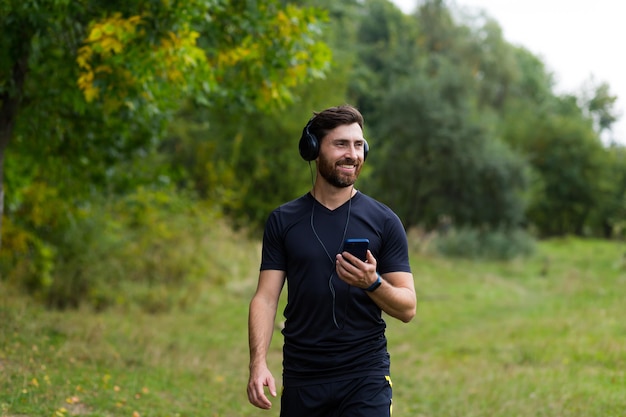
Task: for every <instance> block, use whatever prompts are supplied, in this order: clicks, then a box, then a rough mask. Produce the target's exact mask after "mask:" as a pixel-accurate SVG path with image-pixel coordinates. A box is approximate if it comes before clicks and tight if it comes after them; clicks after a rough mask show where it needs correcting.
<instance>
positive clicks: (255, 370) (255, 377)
mask: <svg viewBox="0 0 626 417" xmlns="http://www.w3.org/2000/svg"><path fill="white" fill-rule="evenodd" d="M264 387H268V388H269V391H270V394H271V395H272V397H276V382H275V381H274V377H273V376H272V373H271V372H270V370H269V369H268V368H267V366H257V367H251V368H250V379H249V380H248V400H249V401H250V403H251V404H252V405H254V406H256V407H259V408H262V409H264V410H269V409H270V408H272V403H271V401H270V400H269V399H268V398H267V396H266V395H265V390H264Z"/></svg>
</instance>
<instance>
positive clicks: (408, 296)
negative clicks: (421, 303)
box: [367, 274, 417, 323]
mask: <svg viewBox="0 0 626 417" xmlns="http://www.w3.org/2000/svg"><path fill="white" fill-rule="evenodd" d="M390 275H393V274H390ZM409 275H410V274H409ZM397 278H398V277H397V276H389V277H387V276H385V277H384V278H383V279H382V283H381V285H380V287H378V288H377V289H376V290H374V291H372V292H368V293H367V294H368V295H369V296H370V297H371V298H372V300H373V301H374V302H375V303H376V305H378V307H380V309H381V310H383V311H384V312H385V313H387V314H388V315H390V316H391V317H394V318H396V319H398V320H401V321H403V322H405V323H408V322H409V321H411V319H413V317H415V313H416V310H417V298H416V295H415V289H414V287H413V286H412V285H408V286H407V285H406V284H405V285H394V282H395V281H397ZM410 279H411V282H412V280H413V277H412V275H411V276H410ZM406 281H407V278H406V277H404V278H403V279H402V282H403V283H406Z"/></svg>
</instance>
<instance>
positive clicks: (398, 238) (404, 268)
mask: <svg viewBox="0 0 626 417" xmlns="http://www.w3.org/2000/svg"><path fill="white" fill-rule="evenodd" d="M378 271H379V272H380V273H381V274H384V273H387V272H411V265H410V263H409V244H408V241H407V237H406V232H405V230H404V226H403V225H402V221H401V220H400V218H399V217H398V216H397V215H396V214H395V213H394V214H392V215H390V217H389V218H388V219H387V224H386V225H385V236H384V238H383V247H382V250H381V254H380V256H379V259H378Z"/></svg>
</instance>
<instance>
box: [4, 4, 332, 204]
mask: <svg viewBox="0 0 626 417" xmlns="http://www.w3.org/2000/svg"><path fill="white" fill-rule="evenodd" d="M281 4H282V2H280V1H278V0H265V1H263V2H232V3H231V2H223V1H220V0H192V1H184V2H183V1H176V0H173V1H144V0H134V1H127V2H108V1H101V0H89V1H84V2H73V1H70V0H45V1H43V2H42V1H39V0H37V1H35V0H24V1H19V2H18V1H14V0H1V1H0V31H1V33H2V36H1V37H0V203H2V200H3V196H4V191H3V186H2V184H3V179H4V178H3V175H2V173H3V172H4V171H3V162H4V156H5V151H6V149H7V146H8V144H9V142H11V140H12V139H13V138H15V137H17V138H19V142H20V148H21V149H18V150H17V152H18V153H19V152H22V153H29V151H35V152H39V153H40V154H43V155H46V153H47V152H49V151H50V150H52V151H53V152H52V155H54V156H59V153H57V152H58V151H62V152H61V153H63V156H61V157H60V159H61V160H62V161H64V162H66V163H59V164H58V166H59V167H61V169H62V170H64V172H65V173H66V174H67V173H68V172H70V171H71V170H72V169H73V171H74V172H80V173H81V174H84V175H89V174H91V175H93V176H94V178H95V177H99V178H100V179H101V180H102V181H106V178H107V175H108V170H109V169H110V168H111V166H112V165H113V162H114V161H120V160H125V159H127V158H129V157H131V158H132V157H133V156H134V155H136V154H137V152H140V153H145V152H146V151H147V150H149V149H151V148H153V147H154V146H155V145H156V143H157V142H158V140H159V139H160V138H161V137H162V134H163V132H164V128H165V126H166V122H167V120H168V119H169V118H170V117H171V114H172V112H173V111H174V110H176V108H177V107H178V106H179V105H180V102H181V100H182V99H184V98H185V97H191V98H193V100H195V101H196V102H197V103H200V104H203V105H209V106H211V105H217V104H220V103H225V102H228V101H237V102H238V103H240V104H241V105H242V106H249V107H250V108H262V107H265V106H267V105H277V104H278V105H279V104H281V103H285V102H286V101H289V100H290V99H291V98H292V97H291V90H292V89H293V88H294V87H295V86H297V85H299V84H302V83H304V82H306V81H308V80H310V79H312V78H318V77H322V76H323V74H324V71H325V69H326V68H327V64H328V61H329V59H330V51H329V49H328V48H327V47H326V45H325V44H323V43H322V42H320V41H319V38H320V29H321V26H320V24H321V22H322V21H323V20H324V19H325V15H324V13H322V12H320V11H319V10H316V9H312V8H306V9H305V8H302V9H301V8H296V7H294V6H291V5H287V6H284V7H283V6H281ZM68 163H69V164H68ZM35 170H36V169H35ZM33 175H34V174H33ZM73 177H74V178H75V177H76V176H71V175H70V176H68V177H67V178H68V179H71V178H73ZM99 186H102V184H99Z"/></svg>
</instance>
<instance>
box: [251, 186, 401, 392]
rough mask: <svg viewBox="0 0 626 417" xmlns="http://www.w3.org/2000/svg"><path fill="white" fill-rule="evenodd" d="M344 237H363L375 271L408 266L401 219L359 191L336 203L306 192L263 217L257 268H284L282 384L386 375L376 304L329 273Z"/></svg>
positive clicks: (382, 332) (381, 325)
mask: <svg viewBox="0 0 626 417" xmlns="http://www.w3.org/2000/svg"><path fill="white" fill-rule="evenodd" d="M344 238H367V239H369V241H370V244H369V249H370V251H371V252H372V254H373V255H374V257H375V258H376V260H377V269H378V272H379V273H380V274H384V273H387V272H399V271H402V272H411V269H410V265H409V257H408V245H407V239H406V233H405V231H404V227H403V225H402V223H401V221H400V219H399V218H398V216H396V214H395V213H394V212H393V211H392V210H391V209H390V208H389V207H387V206H385V205H384V204H382V203H380V202H378V201H376V200H374V199H372V198H371V197H368V196H366V195H364V194H362V193H360V192H357V194H356V195H355V196H354V197H353V198H352V199H351V200H350V201H349V202H346V203H345V204H343V205H342V206H341V207H338V208H337V209H335V210H329V209H327V208H326V207H324V206H323V205H321V204H320V203H318V202H317V201H316V200H315V199H314V198H313V196H312V195H311V194H310V193H309V194H306V195H304V196H302V197H300V198H298V199H296V200H293V201H291V202H289V203H286V204H284V205H282V206H280V207H278V208H277V209H276V210H274V211H273V212H272V213H271V215H270V216H269V218H268V221H267V223H266V226H265V233H264V236H263V250H262V260H261V270H281V271H285V272H286V275H287V291H288V295H287V306H286V307H285V310H284V316H285V319H286V320H285V328H284V329H283V336H284V347H283V379H284V381H283V382H284V384H285V385H286V386H289V385H291V386H295V385H304V384H312V383H320V382H325V381H329V380H337V379H341V378H354V377H359V376H367V375H388V374H389V354H388V353H387V340H386V338H385V327H386V325H385V321H384V320H383V318H382V312H381V309H380V308H379V307H378V306H377V305H376V304H375V303H374V302H373V301H372V300H371V299H370V298H369V296H368V295H367V293H366V292H365V291H364V290H362V289H360V288H357V287H352V286H350V285H348V284H346V283H344V282H343V281H342V280H341V279H339V278H338V277H337V273H336V272H335V255H336V254H337V253H339V252H340V251H341V249H342V246H343V240H344Z"/></svg>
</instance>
